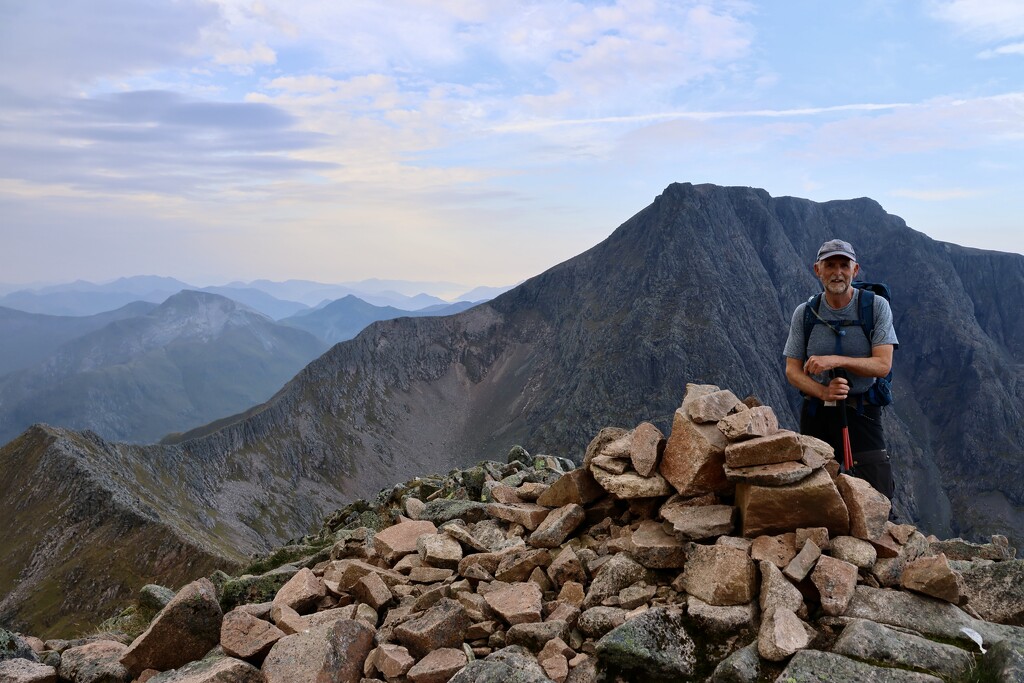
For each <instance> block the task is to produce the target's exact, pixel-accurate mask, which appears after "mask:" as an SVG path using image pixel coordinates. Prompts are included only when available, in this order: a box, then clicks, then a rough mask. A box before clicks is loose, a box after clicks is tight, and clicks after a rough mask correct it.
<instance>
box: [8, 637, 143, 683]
mask: <svg viewBox="0 0 1024 683" xmlns="http://www.w3.org/2000/svg"><path fill="white" fill-rule="evenodd" d="M127 650H128V647H127V646H125V645H124V644H123V643H118V642H116V641H113V640H97V641H94V642H91V643H86V644H85V645H79V646H77V647H71V648H68V649H67V650H64V652H62V653H61V656H60V666H59V667H58V668H57V672H58V673H59V674H60V677H61V678H62V679H66V680H68V681H71V683H121V682H122V681H123V683H128V681H130V680H131V679H132V676H131V674H129V673H128V670H127V669H126V668H125V667H124V665H123V664H121V657H122V656H123V655H124V653H125V652H126V651H127ZM0 680H3V679H2V678H0Z"/></svg>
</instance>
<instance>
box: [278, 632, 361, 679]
mask: <svg viewBox="0 0 1024 683" xmlns="http://www.w3.org/2000/svg"><path fill="white" fill-rule="evenodd" d="M374 633H375V630H374V628H373V627H372V626H369V625H367V624H365V623H363V622H362V621H355V620H351V619H345V620H341V621H336V622H334V623H333V624H328V625H324V626H316V627H314V628H311V629H308V630H306V631H302V632H301V633H296V634H294V635H290V636H286V637H284V638H282V639H281V640H279V641H277V643H275V644H274V647H272V648H271V649H270V653H269V654H267V658H266V659H265V660H264V662H263V667H262V670H263V675H264V677H265V678H266V683H321V682H322V681H333V682H335V683H359V680H360V679H361V678H362V675H363V662H364V661H366V657H367V655H369V654H370V651H371V650H372V649H373V636H374Z"/></svg>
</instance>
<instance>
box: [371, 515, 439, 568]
mask: <svg viewBox="0 0 1024 683" xmlns="http://www.w3.org/2000/svg"><path fill="white" fill-rule="evenodd" d="M436 533H437V527H436V526H434V523H433V522H427V521H422V522H417V521H411V520H410V521H406V522H399V523H398V524H393V525H391V526H389V527H388V528H387V529H383V530H381V531H378V532H377V533H376V534H375V535H374V537H373V547H374V550H376V551H377V554H378V555H380V556H381V557H382V558H384V560H385V561H386V562H387V563H388V564H394V563H395V562H397V561H398V560H399V559H401V558H402V557H403V556H404V555H408V554H410V553H414V552H416V541H417V540H418V539H419V537H420V536H424V535H433V534H436Z"/></svg>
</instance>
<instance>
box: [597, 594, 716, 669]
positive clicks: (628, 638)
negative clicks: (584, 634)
mask: <svg viewBox="0 0 1024 683" xmlns="http://www.w3.org/2000/svg"><path fill="white" fill-rule="evenodd" d="M597 656H598V660H599V661H600V663H601V665H603V666H604V667H605V668H606V670H610V671H615V672H623V673H627V674H628V676H627V677H629V678H630V680H637V678H636V677H637V676H639V677H640V678H641V679H644V678H647V677H650V678H662V679H667V680H681V679H686V678H688V677H690V676H691V675H693V673H694V670H695V668H696V666H697V646H696V644H695V643H694V641H693V639H692V638H691V637H690V634H689V633H688V632H687V631H686V628H685V626H684V619H683V609H682V608H681V607H678V606H670V607H655V608H653V609H650V610H648V611H646V612H644V613H643V614H641V615H640V616H638V617H636V618H635V619H631V620H630V621H627V622H626V623H624V624H623V625H622V626H619V627H618V628H615V629H613V630H612V631H610V632H609V633H607V634H606V635H605V636H604V637H603V638H601V640H599V641H597Z"/></svg>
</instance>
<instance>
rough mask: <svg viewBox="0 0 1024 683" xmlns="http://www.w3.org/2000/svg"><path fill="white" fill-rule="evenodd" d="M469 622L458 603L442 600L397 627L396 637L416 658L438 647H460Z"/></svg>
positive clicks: (467, 616) (446, 599) (463, 609)
mask: <svg viewBox="0 0 1024 683" xmlns="http://www.w3.org/2000/svg"><path fill="white" fill-rule="evenodd" d="M470 623H471V622H470V618H469V615H468V614H467V613H466V609H465V608H464V607H463V606H462V605H461V604H459V603H458V602H456V601H455V600H451V599H449V598H441V599H440V600H439V601H438V602H437V604H435V605H434V606H433V607H431V608H430V609H428V610H427V611H426V612H424V613H423V614H421V615H420V616H418V617H416V618H415V619H411V620H409V621H407V622H405V623H404V624H402V625H400V626H398V627H397V628H396V629H395V637H396V638H397V639H398V641H399V642H400V643H401V644H402V645H404V646H406V647H407V648H409V652H410V653H411V654H412V655H413V656H414V657H416V658H418V659H419V658H423V657H426V656H427V654H428V653H429V652H431V651H432V650H436V649H437V648H440V647H462V641H464V640H465V639H466V629H468V628H469V626H470Z"/></svg>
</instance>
